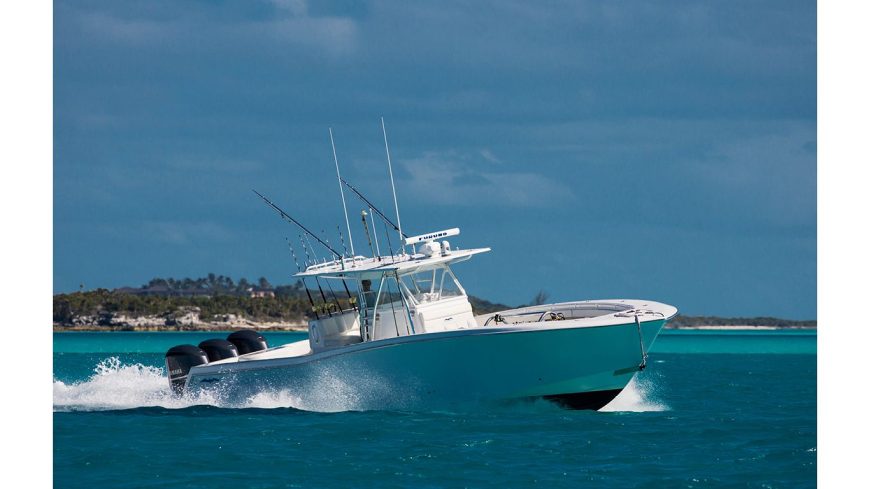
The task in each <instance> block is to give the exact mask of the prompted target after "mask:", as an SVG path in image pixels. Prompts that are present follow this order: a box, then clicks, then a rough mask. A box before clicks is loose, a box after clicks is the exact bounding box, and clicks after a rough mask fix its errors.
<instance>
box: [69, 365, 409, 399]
mask: <svg viewBox="0 0 870 489" xmlns="http://www.w3.org/2000/svg"><path fill="white" fill-rule="evenodd" d="M311 386H312V387H311V388H303V389H300V390H299V391H298V392H294V391H290V390H286V389H281V390H278V389H276V390H270V391H264V392H260V393H257V394H255V395H253V396H251V397H249V398H246V399H241V400H232V399H228V398H227V397H226V396H224V395H223V393H222V392H220V391H200V392H197V393H196V394H195V395H189V394H187V395H184V396H176V395H174V394H173V393H172V391H171V389H170V388H169V383H168V381H167V380H166V373H165V370H164V369H163V368H162V367H154V366H148V365H142V364H140V363H136V364H124V363H122V362H121V361H120V359H119V358H118V357H110V358H107V359H105V360H103V361H101V362H100V363H99V364H97V366H96V367H95V368H94V373H93V375H91V376H90V377H89V378H88V379H87V380H84V381H81V382H73V383H70V384H67V383H65V382H62V381H59V380H55V381H54V410H55V411H106V410H119V409H134V408H141V407H162V408H167V409H182V408H187V407H191V406H201V405H209V406H215V407H224V408H234V409H243V408H259V409H272V408H288V407H289V408H295V409H300V410H304V411H318V412H337V411H353V410H363V409H376V408H377V407H378V402H381V401H383V400H384V399H389V401H390V402H388V404H389V405H391V406H393V405H396V406H402V405H409V404H410V403H411V402H413V399H414V397H415V396H413V395H412V392H411V391H410V390H409V389H403V390H400V389H395V388H393V387H392V386H390V385H389V384H387V383H385V382H382V381H381V380H380V379H377V378H373V377H368V378H365V379H360V382H357V383H355V384H354V385H351V384H349V383H348V382H346V381H345V380H343V379H342V378H340V377H339V376H336V375H332V374H331V373H330V372H329V371H328V370H323V371H321V372H319V374H318V376H317V378H316V379H315V380H314V382H312V383H311Z"/></svg>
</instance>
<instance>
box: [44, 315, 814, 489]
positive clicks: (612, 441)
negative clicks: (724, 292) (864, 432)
mask: <svg viewBox="0 0 870 489" xmlns="http://www.w3.org/2000/svg"><path fill="white" fill-rule="evenodd" d="M215 336H216V335H215V334H214V333H211V334H208V333H56V334H55V335H54V410H55V414H54V481H55V486H56V487H59V488H78V487H81V488H94V487H112V488H128V487H129V488H140V487H209V488H224V487H226V488H259V487H262V488H266V487H315V488H324V487H492V486H502V487H656V488H659V487H759V488H763V487H783V488H795V487H815V483H816V335H815V332H814V331H810V332H792V331H772V332H763V331H752V332H718V331H703V332H695V331H665V332H663V333H662V335H660V336H659V338H658V339H657V340H656V343H655V345H654V346H653V348H652V351H651V352H650V358H649V364H648V367H647V369H646V370H645V371H643V372H641V373H640V374H639V375H638V377H637V378H636V380H635V381H633V382H632V384H630V385H629V387H628V388H627V389H626V390H625V391H624V392H623V393H622V394H620V396H619V397H618V398H617V399H615V400H614V402H613V403H611V405H609V406H608V407H606V408H605V410H604V411H603V412H589V411H565V410H562V409H560V408H558V407H555V406H553V405H551V404H549V403H548V402H546V401H538V402H528V403H515V404H508V405H481V406H465V407H462V408H457V410H456V411H444V410H432V411H366V412H359V411H354V410H353V399H348V398H345V397H343V395H342V394H341V393H340V392H335V393H334V395H332V394H331V393H330V392H327V394H325V395H321V396H318V397H317V399H318V400H317V402H315V403H312V402H310V400H303V399H298V398H295V397H294V395H293V393H287V392H283V393H271V394H265V395H263V396H262V397H259V398H256V399H252V400H251V402H250V405H249V406H248V407H246V408H242V409H239V408H233V409H230V408H223V407H220V406H214V405H189V404H185V403H183V402H182V401H180V400H176V399H174V398H172V397H171V396H170V395H169V394H168V384H167V382H166V379H165V377H164V374H163V354H164V353H165V351H166V350H167V349H168V348H169V347H171V346H173V345H176V344H180V343H193V344H196V343H198V342H199V341H201V340H204V339H207V338H210V337H215ZM266 338H267V339H268V340H269V343H270V344H272V345H278V344H283V343H289V342H292V341H297V340H299V339H303V338H305V334H300V333H272V334H266ZM301 407H304V408H305V409H300V408H301Z"/></svg>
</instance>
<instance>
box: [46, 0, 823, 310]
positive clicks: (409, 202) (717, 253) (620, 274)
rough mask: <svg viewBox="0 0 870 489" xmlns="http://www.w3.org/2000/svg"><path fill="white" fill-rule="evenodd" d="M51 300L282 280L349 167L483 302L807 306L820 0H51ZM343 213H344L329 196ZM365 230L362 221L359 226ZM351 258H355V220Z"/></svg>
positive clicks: (327, 221) (812, 290) (330, 221)
mask: <svg viewBox="0 0 870 489" xmlns="http://www.w3.org/2000/svg"><path fill="white" fill-rule="evenodd" d="M54 15H55V17H54V34H55V35H54V107H55V113H54V141H55V145H54V155H55V163H54V290H55V291H56V292H60V291H69V290H75V289H77V288H78V286H79V284H80V283H83V284H85V286H86V287H87V288H94V287H108V288H113V287H118V286H122V285H140V284H142V283H144V282H147V281H148V280H149V279H150V278H152V277H155V276H174V277H184V276H190V277H198V276H203V275H205V274H207V273H209V272H214V273H218V274H224V275H230V276H233V277H236V278H238V277H242V276H245V277H248V278H257V277H259V276H266V277H267V278H269V279H270V280H271V281H272V282H273V283H285V282H290V281H291V279H290V278H289V275H290V274H291V273H292V272H293V271H294V268H293V265H292V262H291V260H290V259H289V257H288V256H287V253H286V245H285V243H284V236H288V235H289V236H295V235H296V231H294V230H292V229H291V228H289V227H288V226H287V225H285V224H283V223H282V222H281V221H280V220H279V219H278V218H277V217H276V215H275V214H274V213H272V212H271V211H269V209H267V208H266V207H265V206H263V205H262V203H261V202H259V201H258V200H257V199H256V196H254V195H253V194H252V193H251V192H250V189H252V188H256V189H258V190H260V191H261V192H263V193H265V194H266V195H268V196H270V197H271V198H272V199H273V200H274V201H276V203H278V204H279V205H282V207H284V208H285V210H287V211H289V212H290V213H291V214H293V215H294V216H295V217H297V218H298V219H300V220H301V221H302V222H304V223H306V224H308V225H310V226H311V227H316V228H317V229H318V230H319V229H320V228H323V229H326V230H327V231H329V232H330V233H331V236H333V238H332V240H334V239H335V238H334V235H335V234H336V233H335V231H334V230H335V226H336V225H338V224H340V223H343V216H342V213H341V206H340V200H339V196H338V187H337V184H336V182H335V174H334V167H333V163H332V152H331V148H330V146H329V137H328V132H327V128H328V127H330V126H332V127H333V128H334V131H335V136H336V146H337V151H338V156H339V160H340V162H341V164H342V173H343V175H344V176H345V177H346V178H347V179H348V180H350V181H351V182H353V183H354V184H356V185H357V186H358V187H360V188H361V189H362V190H363V191H364V192H366V193H367V194H370V196H371V197H372V199H373V200H375V201H376V202H378V203H381V204H382V206H383V207H384V208H389V207H390V206H389V204H390V202H391V196H390V192H389V180H388V178H389V177H388V174H387V168H386V161H385V157H384V148H383V139H382V136H381V133H380V126H379V119H378V118H379V117H380V116H381V115H383V116H384V117H385V118H386V122H387V130H388V132H389V137H390V143H391V150H392V156H393V162H394V171H395V172H396V179H397V182H396V183H397V186H398V195H399V205H400V208H401V210H402V223H403V226H404V227H405V228H406V230H407V232H408V233H409V234H415V233H422V232H426V231H432V230H437V229H443V228H448V227H453V226H457V227H460V228H461V229H462V235H461V236H459V237H457V238H454V239H453V240H452V242H453V243H454V244H456V245H459V246H460V247H463V248H466V247H477V246H491V247H492V248H493V252H492V253H490V254H487V255H483V256H480V257H477V258H475V259H474V260H472V261H471V262H468V263H465V264H461V265H457V267H456V272H457V274H458V275H459V277H460V279H461V280H462V282H463V284H464V285H465V287H466V288H467V289H468V290H469V291H470V292H471V293H473V294H474V295H478V296H481V297H484V298H488V299H490V300H494V301H500V302H505V303H508V304H520V303H524V302H528V301H529V300H530V299H531V297H532V296H533V295H534V294H535V293H536V292H537V291H538V290H539V289H544V290H546V291H547V292H549V293H550V296H551V299H552V300H559V301H561V300H574V299H584V298H610V297H641V298H648V299H653V300H659V301H662V302H667V303H671V304H674V305H676V306H677V307H679V308H680V309H681V310H682V311H683V312H684V313H686V314H711V315H712V314H717V315H748V316H752V315H775V316H780V317H787V318H795V319H806V318H815V316H816V49H817V45H816V5H815V3H814V2H804V1H787V2H737V1H735V2H721V3H715V4H714V3H700V2H625V3H623V2H578V1H571V2H562V3H560V2H554V3H550V2H547V3H540V2H536V3H532V2H511V1H499V2H474V3H466V2H456V3H454V2H430V3H423V2H419V3H418V2H395V3H385V2H311V4H310V5H308V4H306V2H302V1H272V2H255V1H238V2H234V1H226V2H204V1H200V2H173V1H166V2H159V1H156V2H147V3H146V2H118V1H103V2H62V1H57V2H55V13H54ZM348 203H349V206H350V208H351V209H352V213H353V216H358V211H359V209H360V206H359V205H358V203H357V202H356V201H354V200H353V199H352V198H351V197H349V200H348ZM355 222H358V218H355V219H354V220H353V221H352V224H353V223H355ZM354 231H355V235H356V236H357V242H356V245H357V248H358V249H365V245H364V244H363V242H362V239H361V238H362V232H361V228H360V227H359V226H356V227H355V228H354Z"/></svg>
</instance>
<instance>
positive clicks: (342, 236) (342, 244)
mask: <svg viewBox="0 0 870 489" xmlns="http://www.w3.org/2000/svg"><path fill="white" fill-rule="evenodd" d="M335 229H337V230H338V237H339V239H341V246H342V247H344V252H345V254H347V246H345V244H344V235H343V234H341V226H335ZM353 258H354V257H353V256H351V257H350V261H351V265H353ZM341 268H342V270H344V258H342V259H341ZM341 283H342V285H344V291H345V292H347V302H348V303H350V305H351V306H352V307H353V309H354V310H355V311H359V308H358V307H356V304H355V303H354V302H353V296H352V295H351V294H350V289H349V288H348V287H347V280H345V279H341Z"/></svg>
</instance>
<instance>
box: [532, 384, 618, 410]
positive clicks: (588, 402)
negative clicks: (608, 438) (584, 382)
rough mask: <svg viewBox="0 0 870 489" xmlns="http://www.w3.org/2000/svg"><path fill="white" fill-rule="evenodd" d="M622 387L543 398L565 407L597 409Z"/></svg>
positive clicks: (608, 401)
mask: <svg viewBox="0 0 870 489" xmlns="http://www.w3.org/2000/svg"><path fill="white" fill-rule="evenodd" d="M620 392H622V389H613V390H609V391H594V392H577V393H574V394H557V395H554V396H544V399H546V400H548V401H552V402H554V403H556V404H558V405H560V406H562V407H563V408H566V409H593V410H595V411H598V410H599V409H601V408H603V407H604V406H606V405H607V404H608V403H610V401H612V400H613V398H615V397H616V396H618V395H619V393H620Z"/></svg>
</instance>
